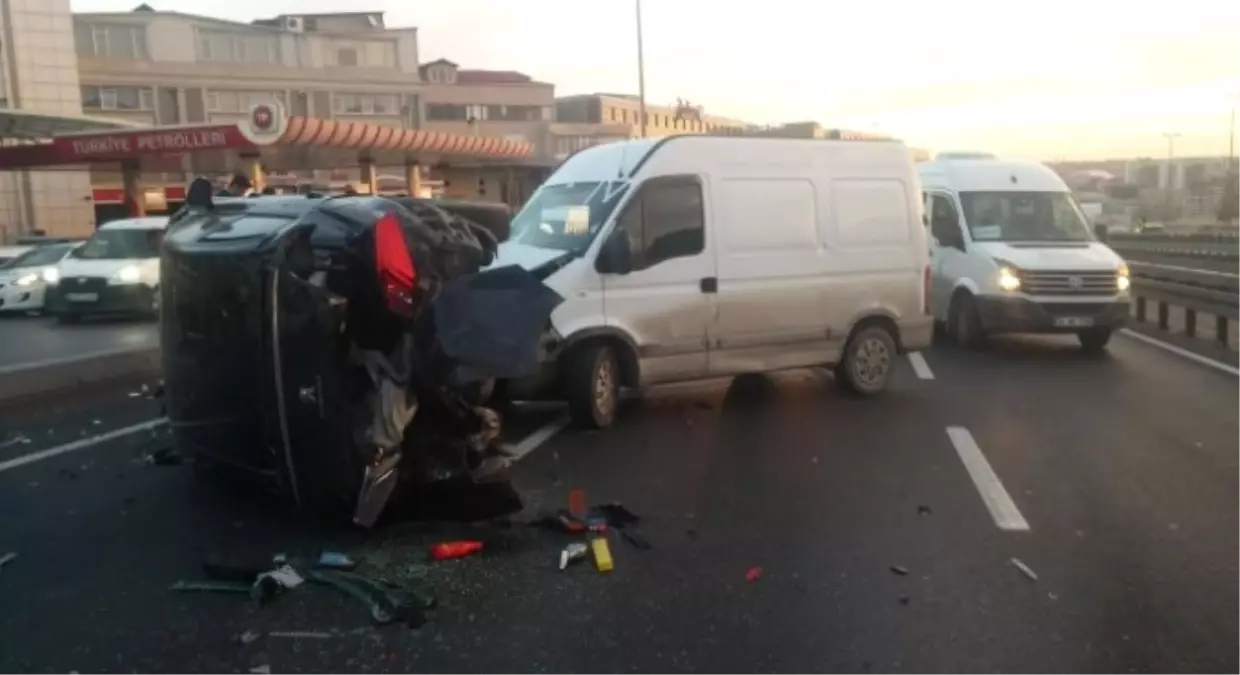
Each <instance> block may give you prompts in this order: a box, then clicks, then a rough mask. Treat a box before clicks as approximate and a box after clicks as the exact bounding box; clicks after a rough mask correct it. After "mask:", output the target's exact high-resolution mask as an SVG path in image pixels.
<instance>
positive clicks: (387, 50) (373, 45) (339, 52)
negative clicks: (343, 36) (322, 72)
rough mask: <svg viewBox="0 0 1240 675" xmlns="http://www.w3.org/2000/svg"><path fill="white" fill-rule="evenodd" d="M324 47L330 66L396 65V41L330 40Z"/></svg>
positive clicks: (391, 66) (380, 66) (393, 66)
mask: <svg viewBox="0 0 1240 675" xmlns="http://www.w3.org/2000/svg"><path fill="white" fill-rule="evenodd" d="M326 49H327V65H328V66H329V67H332V68H395V67H396V43H395V42H392V41H390V40H332V41H331V42H329V43H327V45H326Z"/></svg>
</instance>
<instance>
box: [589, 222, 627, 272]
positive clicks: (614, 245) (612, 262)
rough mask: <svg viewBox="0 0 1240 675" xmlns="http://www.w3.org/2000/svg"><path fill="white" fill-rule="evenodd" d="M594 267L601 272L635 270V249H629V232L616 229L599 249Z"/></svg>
mask: <svg viewBox="0 0 1240 675" xmlns="http://www.w3.org/2000/svg"><path fill="white" fill-rule="evenodd" d="M594 269H595V270H597V271H598V273H599V274H622V275H623V274H628V273H629V272H632V271H633V251H631V250H630V249H629V237H628V234H627V233H625V232H623V231H620V230H616V231H614V232H612V233H611V236H609V237H608V238H607V241H605V242H603V247H602V248H601V249H599V252H598V259H597V260H596V261H595V262H594Z"/></svg>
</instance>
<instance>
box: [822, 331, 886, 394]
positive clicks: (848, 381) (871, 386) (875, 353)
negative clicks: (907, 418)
mask: <svg viewBox="0 0 1240 675" xmlns="http://www.w3.org/2000/svg"><path fill="white" fill-rule="evenodd" d="M896 355H897V350H896V341H895V338H894V337H892V335H891V331H889V330H887V329H886V328H884V327H883V326H878V325H870V326H865V327H862V328H861V329H860V330H858V331H857V332H856V333H854V334H853V336H852V337H851V338H849V339H848V344H847V345H845V346H844V354H843V356H842V357H841V358H840V362H839V363H838V364H836V366H835V381H836V383H837V384H839V385H840V386H841V387H843V388H844V390H845V391H848V392H850V393H853V394H860V395H862V396H874V395H875V394H879V393H882V391H883V390H884V389H886V388H887V383H888V382H890V381H891V374H892V372H894V371H895V366H896Z"/></svg>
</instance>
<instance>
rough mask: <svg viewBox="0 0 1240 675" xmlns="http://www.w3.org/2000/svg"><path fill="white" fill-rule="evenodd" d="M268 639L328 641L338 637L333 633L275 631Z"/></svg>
mask: <svg viewBox="0 0 1240 675" xmlns="http://www.w3.org/2000/svg"><path fill="white" fill-rule="evenodd" d="M267 637H273V638H288V639H291V640H328V639H331V638H334V637H336V636H335V635H333V634H332V633H324V632H322V631H313V630H273V631H271V632H270V633H267Z"/></svg>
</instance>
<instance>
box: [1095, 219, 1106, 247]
mask: <svg viewBox="0 0 1240 675" xmlns="http://www.w3.org/2000/svg"><path fill="white" fill-rule="evenodd" d="M1108 234H1109V233H1108V232H1107V226H1106V225H1105V224H1103V223H1098V224H1097V225H1094V237H1096V238H1097V239H1098V241H1100V242H1102V243H1104V244H1105V243H1107V235H1108Z"/></svg>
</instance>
